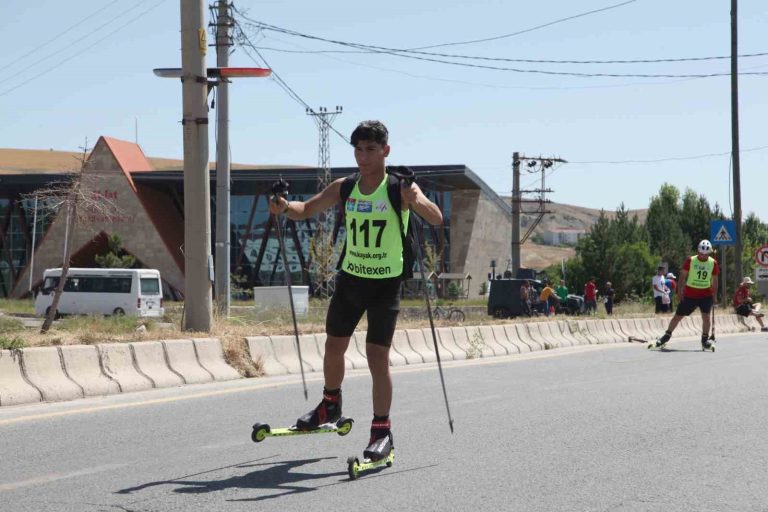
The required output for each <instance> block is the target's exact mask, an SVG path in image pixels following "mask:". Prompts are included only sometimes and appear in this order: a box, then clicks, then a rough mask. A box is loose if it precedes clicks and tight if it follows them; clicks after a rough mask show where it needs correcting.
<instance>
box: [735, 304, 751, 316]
mask: <svg viewBox="0 0 768 512" xmlns="http://www.w3.org/2000/svg"><path fill="white" fill-rule="evenodd" d="M736 314H737V315H741V316H749V315H751V314H752V306H750V305H749V304H740V305H739V306H738V307H737V308H736Z"/></svg>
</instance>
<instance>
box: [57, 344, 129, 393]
mask: <svg viewBox="0 0 768 512" xmlns="http://www.w3.org/2000/svg"><path fill="white" fill-rule="evenodd" d="M61 361H62V363H63V364H64V369H65V370H66V372H67V375H69V378H70V379H72V380H73V381H75V383H77V385H78V386H80V387H81V388H82V389H83V394H84V395H85V396H102V395H113V394H115V393H119V392H120V385H119V384H118V383H117V381H115V380H113V379H110V378H109V377H107V375H106V374H105V373H104V370H103V369H102V367H101V361H100V360H99V352H98V350H96V347H94V346H92V345H65V346H63V347H61Z"/></svg>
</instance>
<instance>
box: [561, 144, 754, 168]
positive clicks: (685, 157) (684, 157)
mask: <svg viewBox="0 0 768 512" xmlns="http://www.w3.org/2000/svg"><path fill="white" fill-rule="evenodd" d="M764 149H768V146H759V147H755V148H749V149H742V150H741V151H740V153H747V152H750V151H762V150H764ZM730 154H731V152H730V151H724V152H722V153H705V154H702V155H691V156H676V157H668V158H656V159H651V160H593V161H588V162H578V161H569V163H571V164H590V165H591V164H614V165H616V164H654V163H659V162H676V161H680V160H699V159H702V158H712V157H717V156H726V155H730Z"/></svg>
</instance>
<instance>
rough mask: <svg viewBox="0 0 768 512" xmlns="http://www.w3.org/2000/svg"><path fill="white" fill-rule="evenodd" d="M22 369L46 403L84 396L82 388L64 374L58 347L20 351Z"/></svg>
mask: <svg viewBox="0 0 768 512" xmlns="http://www.w3.org/2000/svg"><path fill="white" fill-rule="evenodd" d="M21 361H22V365H23V366H22V368H23V369H24V375H26V377H27V379H28V380H29V382H31V383H32V385H33V386H35V387H36V388H37V389H39V390H40V393H42V395H43V400H45V401H46V402H56V401H60V400H72V399H74V398H82V397H83V396H85V393H84V392H83V388H82V387H80V386H79V385H77V384H76V383H75V382H74V381H73V380H72V379H70V378H69V377H68V376H67V374H66V373H65V372H64V366H63V365H62V363H61V355H60V354H59V349H58V347H34V348H27V349H23V350H22V351H21Z"/></svg>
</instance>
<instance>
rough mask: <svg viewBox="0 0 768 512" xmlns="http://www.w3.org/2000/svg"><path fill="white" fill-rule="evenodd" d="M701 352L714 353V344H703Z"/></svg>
mask: <svg viewBox="0 0 768 512" xmlns="http://www.w3.org/2000/svg"><path fill="white" fill-rule="evenodd" d="M701 351H702V352H707V351H709V352H714V351H715V345H714V344H713V343H702V344H701Z"/></svg>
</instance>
